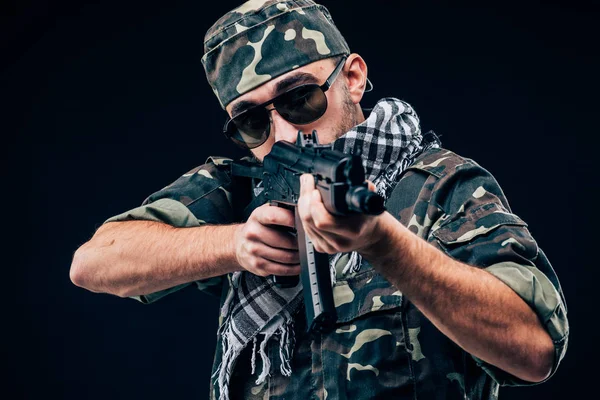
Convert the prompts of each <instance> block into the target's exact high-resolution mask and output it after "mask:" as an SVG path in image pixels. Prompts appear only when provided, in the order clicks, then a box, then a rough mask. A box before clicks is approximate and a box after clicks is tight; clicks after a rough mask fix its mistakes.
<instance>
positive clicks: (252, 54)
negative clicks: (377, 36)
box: [202, 0, 350, 108]
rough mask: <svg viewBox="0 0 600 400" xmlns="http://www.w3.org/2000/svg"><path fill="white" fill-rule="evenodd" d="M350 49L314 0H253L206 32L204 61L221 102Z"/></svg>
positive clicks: (226, 102) (324, 10) (212, 85)
mask: <svg viewBox="0 0 600 400" xmlns="http://www.w3.org/2000/svg"><path fill="white" fill-rule="evenodd" d="M341 54H350V49H349V47H348V44H347V43H346V40H345V39H344V37H343V36H342V34H341V33H340V32H339V30H338V29H337V28H336V26H335V24H334V23H333V19H332V18H331V15H330V14H329V11H328V10H327V9H326V8H325V7H324V6H322V5H319V4H316V3H315V2H314V1H311V0H250V1H247V2H245V3H244V4H242V5H241V6H240V7H238V8H236V9H234V10H232V11H230V12H228V13H227V14H225V15H224V16H223V17H221V18H220V19H219V20H218V21H217V22H216V23H215V24H214V25H213V26H212V27H211V28H210V29H209V30H208V32H207V33H206V36H205V38H204V57H202V64H203V65H204V70H205V72H206V77H207V79H208V83H210V86H211V87H212V89H213V91H214V92H215V94H216V95H217V98H218V99H219V102H220V103H221V107H223V108H225V106H226V105H227V104H229V103H230V102H231V101H232V100H234V99H236V98H237V97H239V96H241V95H242V94H244V93H247V92H249V91H250V90H252V89H254V88H256V87H258V86H260V85H262V84H263V83H265V82H267V81H269V80H271V79H273V78H276V77H277V76H279V75H282V74H284V73H286V72H289V71H291V70H293V69H295V68H298V67H301V66H303V65H306V64H309V63H311V62H314V61H318V60H321V59H324V58H329V57H335V56H337V55H341Z"/></svg>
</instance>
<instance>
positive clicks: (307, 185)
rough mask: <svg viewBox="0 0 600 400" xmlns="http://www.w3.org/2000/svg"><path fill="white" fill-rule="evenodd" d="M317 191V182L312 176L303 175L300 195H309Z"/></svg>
mask: <svg viewBox="0 0 600 400" xmlns="http://www.w3.org/2000/svg"><path fill="white" fill-rule="evenodd" d="M314 189H315V181H314V178H313V176H312V175H311V174H302V175H301V176H300V195H306V196H307V195H308V194H309V193H310V192H311V191H313V190H314Z"/></svg>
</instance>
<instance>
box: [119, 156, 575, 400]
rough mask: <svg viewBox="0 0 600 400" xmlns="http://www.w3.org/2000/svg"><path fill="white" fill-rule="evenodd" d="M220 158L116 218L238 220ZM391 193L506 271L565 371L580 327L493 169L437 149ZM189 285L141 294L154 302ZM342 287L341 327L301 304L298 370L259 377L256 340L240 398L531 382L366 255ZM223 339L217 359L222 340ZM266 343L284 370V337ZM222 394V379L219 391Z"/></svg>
mask: <svg viewBox="0 0 600 400" xmlns="http://www.w3.org/2000/svg"><path fill="white" fill-rule="evenodd" d="M209 161H210V162H209V163H208V164H206V165H204V166H202V167H199V168H198V169H195V170H194V171H191V172H190V173H188V174H186V175H184V176H183V177H182V178H180V179H179V180H177V181H176V182H175V183H174V184H172V185H170V186H168V187H167V188H165V189H163V190H162V191H160V192H158V193H156V194H154V195H152V196H150V198H149V199H147V201H146V202H145V205H144V206H143V207H140V208H138V209H135V210H132V211H130V212H127V213H124V214H121V215H120V216H117V217H114V218H111V219H110V220H109V221H122V220H130V219H153V220H163V222H165V223H170V224H172V225H176V226H197V225H199V224H201V223H202V221H205V222H207V223H228V222H230V221H231V215H232V213H231V202H230V201H231V196H228V193H230V192H231V181H230V179H229V177H228V176H227V174H225V173H224V172H223V171H222V170H221V169H219V167H218V165H217V164H218V163H219V161H218V160H209ZM390 201H393V202H394V204H393V209H394V210H395V211H394V215H395V216H396V217H397V218H398V219H399V221H400V222H401V223H403V224H404V225H405V226H407V227H408V228H409V229H410V230H411V231H412V232H414V233H415V234H417V235H418V236H420V237H421V238H423V239H424V240H426V241H428V242H429V243H431V244H432V245H433V246H435V247H437V248H438V249H440V250H442V251H444V252H445V253H446V254H448V255H449V256H451V257H453V258H456V259H458V260H460V261H463V262H465V263H467V264H470V265H472V266H474V267H478V268H482V269H485V270H486V271H488V272H490V273H491V274H493V275H495V276H497V277H498V278H499V279H501V280H502V281H504V282H505V283H506V284H507V285H508V286H510V287H511V288H512V289H513V290H514V291H515V292H516V293H517V294H518V295H519V296H521V297H522V298H523V299H524V300H525V301H526V302H527V303H528V304H529V305H530V306H531V307H532V309H533V310H534V311H535V312H536V313H537V314H538V316H539V318H540V320H541V321H542V323H543V324H544V326H545V327H546V329H547V331H548V332H549V334H550V336H551V337H552V339H553V341H554V345H555V362H554V366H553V369H552V374H554V372H555V371H556V369H557V367H558V365H559V363H560V361H561V360H562V358H563V356H564V354H565V352H566V349H567V341H568V333H569V325H568V320H567V309H566V303H565V300H564V297H563V294H562V290H561V287H560V284H559V282H558V278H557V276H556V274H555V272H554V270H553V269H552V267H551V265H550V263H549V262H548V260H547V258H546V256H545V255H544V253H543V251H541V249H540V248H539V247H538V245H537V243H536V242H535V240H534V239H533V238H532V236H531V234H530V232H529V230H528V229H527V224H526V223H525V222H524V221H523V220H522V219H520V218H519V217H518V216H517V215H515V214H513V213H512V212H511V209H510V207H509V204H508V202H507V200H506V198H505V196H504V194H503V192H502V190H501V188H500V186H499V185H498V183H497V182H496V180H495V179H494V178H493V176H492V175H491V174H490V173H489V172H488V171H486V170H485V169H484V168H482V167H481V166H479V165H478V164H477V163H475V162H474V161H472V160H469V159H465V158H463V157H460V156H458V155H456V154H455V153H453V152H451V151H448V150H446V149H430V150H428V151H426V152H424V153H423V154H422V155H421V156H419V157H418V158H417V159H416V160H415V162H414V163H413V165H412V166H410V167H409V168H408V169H407V170H406V171H405V172H404V173H403V175H402V177H401V179H400V182H399V183H398V186H397V188H396V190H395V191H394V194H393V195H392V196H391V197H390V199H389V200H388V202H390ZM181 205H183V207H182V206H181ZM388 207H389V204H388ZM190 221H194V222H190ZM225 282H227V281H226V280H225V279H222V277H219V278H213V279H211V280H207V281H204V282H197V283H195V284H196V285H198V287H199V289H200V290H202V291H206V292H208V293H211V294H217V295H218V294H219V291H221V290H222V292H221V295H222V297H221V299H224V296H223V294H225V293H226V292H227V290H228V284H224V283H225ZM183 286H184V285H182V287H183ZM178 288H179V287H178ZM178 288H173V289H169V290H167V291H162V292H159V293H154V294H150V295H146V296H140V297H139V298H137V299H138V300H140V301H143V302H145V303H148V302H152V301H154V300H156V299H158V298H160V297H162V296H163V295H165V294H169V293H172V292H173V291H175V290H177V289H178ZM334 299H335V304H336V309H337V313H338V321H337V326H336V329H334V330H333V331H332V332H330V333H327V334H322V335H318V336H315V337H309V336H307V335H306V334H305V333H304V329H305V326H304V314H303V310H302V309H301V310H300V311H299V312H298V314H297V315H296V324H295V331H296V340H297V342H296V347H295V351H294V357H293V360H292V370H293V374H292V375H291V376H290V377H285V376H283V375H281V374H277V373H274V374H272V376H270V377H269V378H268V379H267V381H266V382H265V383H263V384H262V385H258V386H257V385H256V384H255V380H256V375H255V376H250V368H248V366H249V365H250V364H249V362H250V358H251V355H252V348H251V346H248V348H246V349H245V351H244V352H243V353H242V354H241V356H240V358H239V359H238V362H237V366H236V368H235V369H234V373H233V374H232V378H231V385H230V390H231V392H230V396H231V399H256V400H258V399H261V400H263V399H277V400H282V399H292V398H293V399H321V400H323V399H388V398H398V399H416V398H418V399H426V400H428V399H465V398H477V399H496V398H497V397H498V391H499V387H500V386H503V385H527V384H529V383H527V382H524V381H521V380H519V379H517V378H515V377H513V376H511V375H509V374H507V373H505V372H503V371H501V370H499V369H497V368H495V367H494V366H491V365H489V364H487V363H485V362H483V361H482V360H479V359H477V358H475V357H473V356H471V355H470V354H468V353H466V352H465V351H463V350H462V349H461V348H460V347H458V346H457V345H456V344H455V343H453V342H452V341H451V340H450V339H448V338H447V337H446V336H444V335H443V334H442V333H441V332H440V331H439V330H437V328H436V327H435V326H434V325H433V324H431V322H429V321H428V320H427V319H426V318H425V317H424V316H423V314H422V313H421V312H420V311H419V310H418V309H417V308H416V307H415V306H414V305H413V304H412V303H411V302H410V300H409V299H407V298H405V297H404V296H403V295H402V293H401V292H400V291H399V290H398V289H397V288H395V287H394V286H392V285H391V284H390V283H389V282H388V281H387V280H386V279H384V278H383V277H382V276H381V275H380V274H378V273H377V272H376V271H375V270H374V269H373V268H372V267H371V266H370V265H368V264H367V263H364V264H363V265H362V266H361V269H360V271H358V272H357V273H356V274H353V275H351V276H345V277H339V279H338V281H337V282H336V284H335V287H334ZM451 306H452V305H451V304H449V305H448V307H451ZM499 306H501V305H499ZM216 349H217V350H216V354H215V360H214V361H215V363H214V367H213V371H214V370H215V368H216V366H217V365H218V364H219V360H220V357H221V354H220V349H221V345H220V343H217V346H216ZM267 350H268V354H269V358H270V360H271V363H272V365H271V368H273V370H274V371H276V370H278V369H279V367H280V365H279V363H280V361H279V355H278V351H279V348H278V347H277V346H270V347H269V348H268V349H267ZM218 395H219V394H218V392H217V389H216V388H215V387H214V386H213V385H212V383H211V387H210V398H211V399H217V398H218Z"/></svg>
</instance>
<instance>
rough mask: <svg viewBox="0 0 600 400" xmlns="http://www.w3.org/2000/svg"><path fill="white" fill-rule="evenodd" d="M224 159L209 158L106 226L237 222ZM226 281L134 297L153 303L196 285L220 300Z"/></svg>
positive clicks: (217, 279) (202, 282)
mask: <svg viewBox="0 0 600 400" xmlns="http://www.w3.org/2000/svg"><path fill="white" fill-rule="evenodd" d="M221 160H222V159H216V161H215V159H209V161H208V162H207V163H206V164H204V165H202V166H199V167H197V168H194V169H193V170H191V171H189V172H188V173H186V174H184V175H182V176H181V177H180V178H179V179H177V180H176V181H175V182H173V183H172V184H170V185H168V186H166V187H165V188H163V189H161V190H159V191H158V192H156V193H154V194H152V195H150V196H149V197H148V198H146V200H144V202H143V203H142V205H141V206H140V207H137V208H134V209H132V210H129V211H126V212H124V213H122V214H119V215H116V216H114V217H111V218H109V219H107V220H106V221H105V222H104V223H108V222H119V221H132V220H144V221H155V222H162V223H165V224H169V225H171V226H174V227H179V228H191V227H197V226H200V225H203V224H228V223H232V222H234V221H233V219H234V218H233V211H232V209H231V204H230V200H231V195H230V192H229V189H230V187H229V186H230V184H231V180H230V179H229V177H228V175H227V174H226V173H225V172H224V171H223V170H221V169H220V168H219V163H220V162H221ZM224 282H226V277H225V276H217V277H213V278H209V279H204V280H200V281H195V282H189V283H184V284H181V285H177V286H175V287H172V288H168V289H165V290H161V291H158V292H155V293H149V294H146V295H141V296H132V298H133V299H136V300H138V301H140V302H142V303H144V304H149V303H152V302H154V301H156V300H158V299H160V298H162V297H164V296H166V295H168V294H171V293H173V292H176V291H178V290H180V289H183V288H185V287H187V286H191V285H195V286H196V287H197V288H198V289H199V290H200V291H202V292H205V293H207V294H210V295H213V296H217V297H220V296H221V294H222V293H221V292H222V285H223V283H224Z"/></svg>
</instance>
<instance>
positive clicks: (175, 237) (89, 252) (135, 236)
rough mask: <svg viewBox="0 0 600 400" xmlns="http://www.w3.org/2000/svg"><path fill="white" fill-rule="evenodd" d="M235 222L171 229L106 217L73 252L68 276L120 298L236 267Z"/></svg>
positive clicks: (225, 271)
mask: <svg viewBox="0 0 600 400" xmlns="http://www.w3.org/2000/svg"><path fill="white" fill-rule="evenodd" d="M235 230H236V225H226V226H199V227H193V228H174V227H172V226H170V225H167V224H163V223H160V222H153V221H127V222H109V223H107V224H105V225H103V226H102V227H100V228H99V229H98V231H96V233H95V234H94V236H93V237H92V239H91V240H90V241H88V242H87V243H85V244H84V245H82V246H81V247H80V248H79V249H78V250H77V251H76V253H75V256H74V257H73V263H72V265H71V272H70V277H71V281H72V282H73V283H74V284H75V285H77V286H81V287H83V288H86V289H88V290H91V291H93V292H101V293H111V294H115V295H118V296H121V297H127V296H136V295H140V294H147V293H152V292H156V291H159V290H163V289H167V288H170V287H173V286H176V285H179V284H182V283H187V282H192V281H195V280H199V279H206V278H211V277H214V276H218V275H222V274H226V273H228V272H232V271H234V270H236V269H240V266H239V264H238V263H237V262H236V258H235V251H234V249H235V247H234V243H233V240H232V238H233V237H234V233H235Z"/></svg>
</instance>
